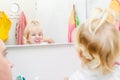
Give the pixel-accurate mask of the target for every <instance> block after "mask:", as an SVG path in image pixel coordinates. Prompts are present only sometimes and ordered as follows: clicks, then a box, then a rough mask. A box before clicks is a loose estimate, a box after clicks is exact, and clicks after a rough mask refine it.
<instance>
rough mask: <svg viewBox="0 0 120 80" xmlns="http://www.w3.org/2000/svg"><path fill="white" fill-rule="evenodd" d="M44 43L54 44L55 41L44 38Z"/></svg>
mask: <svg viewBox="0 0 120 80" xmlns="http://www.w3.org/2000/svg"><path fill="white" fill-rule="evenodd" d="M43 42H47V43H54V40H53V39H51V38H44V41H43Z"/></svg>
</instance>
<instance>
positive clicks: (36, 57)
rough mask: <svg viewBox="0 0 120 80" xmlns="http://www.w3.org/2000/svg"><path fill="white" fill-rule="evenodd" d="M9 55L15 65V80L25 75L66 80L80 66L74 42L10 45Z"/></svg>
mask: <svg viewBox="0 0 120 80" xmlns="http://www.w3.org/2000/svg"><path fill="white" fill-rule="evenodd" d="M7 50H8V55H7V57H8V58H9V59H10V60H11V62H12V63H13V65H14V67H13V69H12V72H13V80H16V77H17V76H18V75H23V76H24V77H25V78H26V80H38V79H35V78H37V77H39V78H40V79H39V80H64V78H65V77H69V76H70V75H72V74H73V72H75V71H76V70H77V69H79V66H80V60H79V57H78V54H77V52H76V49H75V47H74V46H73V45H72V44H51V45H31V46H27V45H26V46H8V47H7Z"/></svg>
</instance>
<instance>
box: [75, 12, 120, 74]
mask: <svg viewBox="0 0 120 80" xmlns="http://www.w3.org/2000/svg"><path fill="white" fill-rule="evenodd" d="M109 14H110V13H109V11H108V10H105V11H103V12H102V14H101V15H100V16H99V17H94V18H92V19H89V20H88V21H87V22H86V23H83V24H81V25H80V26H79V27H78V28H77V30H76V35H75V42H76V43H75V44H76V47H77V49H78V50H80V51H82V56H81V59H82V63H83V64H84V65H86V66H87V67H88V68H90V69H99V70H100V71H101V72H102V73H109V72H112V70H113V65H114V63H115V61H116V59H117V57H118V55H119V53H120V32H119V31H118V29H117V28H116V27H115V25H114V24H112V23H111V22H110V21H109V20H108V17H109Z"/></svg>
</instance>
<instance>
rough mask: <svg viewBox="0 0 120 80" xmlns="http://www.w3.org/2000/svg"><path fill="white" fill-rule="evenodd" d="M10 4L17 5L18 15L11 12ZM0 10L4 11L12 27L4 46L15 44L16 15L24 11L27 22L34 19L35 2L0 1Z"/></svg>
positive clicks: (28, 0)
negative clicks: (18, 8) (18, 7)
mask: <svg viewBox="0 0 120 80" xmlns="http://www.w3.org/2000/svg"><path fill="white" fill-rule="evenodd" d="M12 3H18V4H19V6H20V11H19V12H18V13H12V12H11V4H12ZM0 10H2V11H5V12H6V14H7V15H8V17H9V18H10V19H11V21H12V27H11V30H10V33H9V40H8V41H7V43H6V44H15V28H16V23H17V21H18V15H19V14H20V12H21V11H24V13H25V15H26V17H27V19H28V20H30V19H33V18H35V0H12V1H11V0H0ZM16 15H17V16H16Z"/></svg>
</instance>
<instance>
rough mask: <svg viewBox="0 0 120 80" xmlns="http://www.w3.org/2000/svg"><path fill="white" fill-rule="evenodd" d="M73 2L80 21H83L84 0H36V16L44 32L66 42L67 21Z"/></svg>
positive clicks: (56, 39)
mask: <svg viewBox="0 0 120 80" xmlns="http://www.w3.org/2000/svg"><path fill="white" fill-rule="evenodd" d="M74 3H75V6H76V8H77V12H78V14H79V15H78V16H79V20H80V22H83V21H85V18H86V17H85V16H86V14H85V0H37V18H38V19H40V21H41V23H42V25H43V30H44V32H45V34H46V35H49V36H50V37H52V38H53V39H54V40H55V41H56V42H60V43H62V42H65V43H66V42H68V40H67V38H68V21H69V17H70V14H71V11H72V6H73V4H74Z"/></svg>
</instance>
